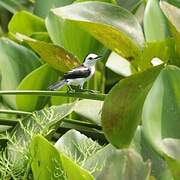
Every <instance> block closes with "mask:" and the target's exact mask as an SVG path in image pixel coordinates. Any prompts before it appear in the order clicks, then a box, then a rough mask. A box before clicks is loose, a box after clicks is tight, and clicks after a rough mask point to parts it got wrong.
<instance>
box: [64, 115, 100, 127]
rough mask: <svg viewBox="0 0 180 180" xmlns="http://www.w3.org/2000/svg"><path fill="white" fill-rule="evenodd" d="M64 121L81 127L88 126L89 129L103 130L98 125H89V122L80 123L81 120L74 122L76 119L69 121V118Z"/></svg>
mask: <svg viewBox="0 0 180 180" xmlns="http://www.w3.org/2000/svg"><path fill="white" fill-rule="evenodd" d="M62 121H63V122H66V123H71V124H76V125H81V126H86V127H89V128H95V129H98V130H102V127H101V126H98V125H96V124H93V123H89V122H84V121H79V120H74V119H68V118H64V119H63V120H62Z"/></svg>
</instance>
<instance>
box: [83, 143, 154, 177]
mask: <svg viewBox="0 0 180 180" xmlns="http://www.w3.org/2000/svg"><path fill="white" fill-rule="evenodd" d="M84 167H85V168H87V169H88V170H91V171H93V175H94V177H95V178H96V179H98V180H102V179H103V180H109V179H113V180H119V179H126V180H132V179H133V180H145V179H148V177H149V175H150V169H151V168H150V162H146V163H144V162H143V160H142V158H141V156H140V155H139V154H138V153H136V152H134V151H133V150H131V149H127V150H117V149H116V148H114V147H113V146H111V145H107V146H105V147H104V148H102V149H101V150H99V151H98V152H97V153H96V154H94V155H93V156H91V157H90V158H89V159H88V160H87V161H85V163H84Z"/></svg>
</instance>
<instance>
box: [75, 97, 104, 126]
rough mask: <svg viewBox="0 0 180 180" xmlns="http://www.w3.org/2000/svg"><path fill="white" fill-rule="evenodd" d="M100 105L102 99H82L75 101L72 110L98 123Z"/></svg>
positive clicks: (99, 120)
mask: <svg viewBox="0 0 180 180" xmlns="http://www.w3.org/2000/svg"><path fill="white" fill-rule="evenodd" d="M102 106H103V101H95V100H86V99H84V100H81V101H78V102H77V104H76V106H75V108H74V112H76V113H77V114H79V115H81V116H83V117H85V118H87V119H89V120H90V121H92V122H94V123H96V124H98V125H100V124H101V110H102Z"/></svg>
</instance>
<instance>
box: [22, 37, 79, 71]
mask: <svg viewBox="0 0 180 180" xmlns="http://www.w3.org/2000/svg"><path fill="white" fill-rule="evenodd" d="M25 42H26V43H28V45H30V46H31V47H32V48H33V50H34V51H36V52H37V53H38V54H39V55H40V56H41V58H42V59H43V60H44V61H46V62H47V63H48V64H49V65H50V66H52V67H53V68H54V69H57V70H59V71H60V72H63V73H64V72H67V71H68V70H70V69H72V68H74V67H76V66H78V65H79V62H78V60H77V58H76V57H74V56H73V55H72V54H71V53H69V52H68V51H67V50H65V49H64V48H62V47H60V46H57V45H54V44H51V43H46V42H43V41H37V40H25Z"/></svg>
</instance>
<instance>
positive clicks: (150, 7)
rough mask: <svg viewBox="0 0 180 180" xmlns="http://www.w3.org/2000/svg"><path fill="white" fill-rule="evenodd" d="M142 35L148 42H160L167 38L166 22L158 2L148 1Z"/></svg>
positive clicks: (155, 0)
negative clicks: (143, 34)
mask: <svg viewBox="0 0 180 180" xmlns="http://www.w3.org/2000/svg"><path fill="white" fill-rule="evenodd" d="M144 33H145V37H146V40H147V41H148V42H151V41H162V40H164V39H166V38H167V37H168V36H169V31H168V26H167V22H166V19H165V17H164V14H163V13H162V11H161V9H160V7H159V1H158V0H148V2H147V4H146V9H145V14H144Z"/></svg>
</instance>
